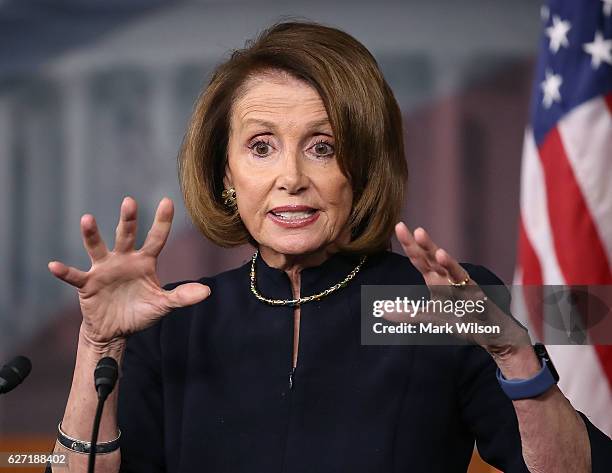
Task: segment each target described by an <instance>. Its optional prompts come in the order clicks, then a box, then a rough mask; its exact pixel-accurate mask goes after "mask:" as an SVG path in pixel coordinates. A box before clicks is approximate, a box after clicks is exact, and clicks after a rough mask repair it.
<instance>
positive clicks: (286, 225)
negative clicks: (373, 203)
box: [224, 73, 353, 256]
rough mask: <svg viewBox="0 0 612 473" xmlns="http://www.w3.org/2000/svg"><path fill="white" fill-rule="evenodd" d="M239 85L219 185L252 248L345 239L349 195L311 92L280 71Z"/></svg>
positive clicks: (301, 249)
mask: <svg viewBox="0 0 612 473" xmlns="http://www.w3.org/2000/svg"><path fill="white" fill-rule="evenodd" d="M245 85H246V87H245V90H246V92H244V93H243V94H242V95H241V96H240V97H239V98H238V100H237V101H236V102H235V103H234V106H233V108H232V113H231V118H230V135H229V143H228V165H227V167H226V175H225V179H224V184H225V187H226V188H229V187H234V188H235V189H236V199H237V202H238V211H239V212H240V216H241V218H242V221H243V222H244V224H245V226H246V228H247V229H248V231H249V232H250V234H251V235H252V236H253V238H254V239H255V240H256V241H257V242H258V243H259V245H260V251H261V252H262V254H266V252H268V254H270V252H271V253H272V256H275V255H278V254H281V255H301V254H308V253H313V252H316V251H320V250H324V249H325V248H326V247H327V246H328V245H330V244H331V243H333V242H335V241H337V240H341V241H343V242H348V237H349V235H350V234H349V232H348V228H347V226H346V223H347V219H348V216H349V214H350V211H351V205H352V200H353V193H352V189H351V185H350V183H349V181H348V179H347V178H346V176H344V175H343V174H342V172H341V171H340V168H339V167H338V162H337V160H336V155H335V148H334V146H335V145H334V137H333V134H332V129H331V126H330V124H329V121H328V117H327V112H326V111H325V107H324V105H323V102H322V100H321V98H320V97H319V95H318V93H317V92H316V90H315V89H313V88H312V87H311V86H310V85H308V84H306V83H305V82H302V81H300V80H298V79H296V78H294V77H291V76H289V75H286V74H281V73H278V74H262V75H259V76H257V77H253V78H251V79H249V80H248V82H247V83H246V84H245Z"/></svg>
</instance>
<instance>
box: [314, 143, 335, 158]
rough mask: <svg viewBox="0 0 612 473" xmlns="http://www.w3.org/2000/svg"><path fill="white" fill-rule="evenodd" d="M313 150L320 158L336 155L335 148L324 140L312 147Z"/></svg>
mask: <svg viewBox="0 0 612 473" xmlns="http://www.w3.org/2000/svg"><path fill="white" fill-rule="evenodd" d="M311 149H312V150H313V151H314V152H315V155H317V156H318V157H329V156H332V155H333V154H334V146H333V145H332V144H331V143H329V142H328V141H325V140H324V139H321V140H320V141H317V142H316V143H315V144H314V145H312V146H311Z"/></svg>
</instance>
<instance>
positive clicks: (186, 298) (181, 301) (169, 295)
mask: <svg viewBox="0 0 612 473" xmlns="http://www.w3.org/2000/svg"><path fill="white" fill-rule="evenodd" d="M210 293H211V290H210V287H208V286H205V285H204V284H200V283H197V282H192V283H187V284H181V285H180V286H178V287H176V288H174V289H172V290H171V291H166V299H167V301H168V306H169V307H171V308H173V309H174V308H177V307H186V306H189V305H193V304H197V303H198V302H202V301H203V300H204V299H206V298H207V297H208V296H210Z"/></svg>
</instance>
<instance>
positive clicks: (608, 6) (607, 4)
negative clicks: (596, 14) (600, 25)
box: [601, 0, 612, 16]
mask: <svg viewBox="0 0 612 473" xmlns="http://www.w3.org/2000/svg"><path fill="white" fill-rule="evenodd" d="M601 1H602V2H603V4H604V5H603V12H604V15H606V16H610V13H612V0H601Z"/></svg>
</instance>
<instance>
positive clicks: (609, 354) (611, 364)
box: [594, 345, 612, 389]
mask: <svg viewBox="0 0 612 473" xmlns="http://www.w3.org/2000/svg"><path fill="white" fill-rule="evenodd" d="M594 348H595V351H597V356H598V357H599V361H600V363H601V368H602V369H603V371H604V373H606V378H608V386H609V387H610V389H612V345H595V346H594Z"/></svg>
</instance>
